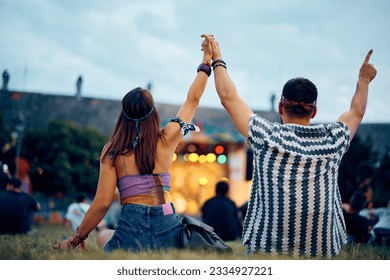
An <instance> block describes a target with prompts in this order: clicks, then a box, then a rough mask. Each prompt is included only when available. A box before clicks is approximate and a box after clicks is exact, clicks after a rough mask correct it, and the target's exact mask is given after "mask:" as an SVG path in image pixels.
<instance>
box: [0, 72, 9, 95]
mask: <svg viewBox="0 0 390 280" xmlns="http://www.w3.org/2000/svg"><path fill="white" fill-rule="evenodd" d="M9 78H10V77H9V74H8V71H7V70H4V71H3V87H2V90H4V91H6V90H8V82H9Z"/></svg>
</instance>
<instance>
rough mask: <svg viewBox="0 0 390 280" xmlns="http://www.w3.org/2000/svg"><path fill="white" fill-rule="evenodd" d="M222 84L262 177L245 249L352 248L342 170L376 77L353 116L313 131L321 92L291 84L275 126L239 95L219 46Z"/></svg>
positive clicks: (364, 74)
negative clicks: (341, 184) (339, 181)
mask: <svg viewBox="0 0 390 280" xmlns="http://www.w3.org/2000/svg"><path fill="white" fill-rule="evenodd" d="M211 44H212V48H213V63H212V66H213V68H214V80H215V86H216V90H217V93H218V95H219V97H220V99H221V103H222V105H223V106H224V107H225V109H226V110H227V111H228V113H229V115H230V117H231V118H232V120H233V122H234V124H235V126H236V128H237V129H238V130H239V132H240V133H241V134H242V135H243V136H244V137H247V142H248V144H249V145H250V146H251V148H252V150H253V152H254V171H253V182H252V187H251V193H250V198H249V204H248V211H247V214H246V218H245V222H244V227H243V236H242V243H243V245H245V246H247V252H248V253H254V252H256V251H261V252H280V253H288V254H293V255H309V256H331V255H336V254H338V253H339V250H340V248H341V247H342V245H343V244H345V243H346V241H347V233H346V229H345V222H344V219H343V212H342V202H341V196H340V192H339V188H338V184H337V177H338V168H339V165H340V161H341V158H342V156H343V155H344V153H345V152H346V151H347V149H348V147H349V144H350V141H351V139H352V137H353V136H354V134H355V132H356V130H357V128H358V127H359V124H360V122H361V120H362V118H363V116H364V113H365V108H366V105H367V96H368V86H369V83H370V82H371V81H372V80H373V79H374V77H375V75H376V70H375V68H374V67H373V66H372V64H370V63H369V60H370V56H371V54H372V50H370V51H369V52H368V54H367V56H366V58H365V59H364V62H363V65H362V66H361V68H360V72H359V76H358V82H357V87H356V92H355V94H354V96H353V98H352V102H351V106H350V109H349V110H348V111H347V112H346V113H344V114H342V115H341V116H340V117H339V118H338V119H337V122H335V123H332V124H327V125H323V124H321V125H315V126H310V121H311V119H312V118H314V117H315V115H316V113H317V106H316V105H317V89H316V86H315V85H314V84H313V83H312V82H311V81H309V80H308V79H305V78H295V79H291V80H289V81H288V82H287V83H286V84H285V85H284V87H283V91H282V95H281V99H280V102H279V105H278V110H279V114H280V117H281V120H282V124H280V123H271V122H269V121H267V120H265V119H263V118H262V117H260V116H259V115H257V114H254V113H253V111H252V110H251V109H250V107H249V106H248V105H247V104H246V103H245V102H244V100H243V99H242V98H241V97H240V96H239V95H238V94H237V90H236V88H235V86H234V84H233V82H232V80H231V79H230V77H229V75H228V73H227V70H226V63H225V61H223V60H222V55H221V50H220V47H219V43H218V42H217V41H215V40H211Z"/></svg>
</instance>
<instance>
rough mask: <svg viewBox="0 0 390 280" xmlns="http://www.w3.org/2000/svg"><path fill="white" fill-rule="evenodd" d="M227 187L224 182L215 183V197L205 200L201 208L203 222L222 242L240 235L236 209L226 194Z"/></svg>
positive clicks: (239, 223) (240, 229)
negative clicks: (212, 229)
mask: <svg viewBox="0 0 390 280" xmlns="http://www.w3.org/2000/svg"><path fill="white" fill-rule="evenodd" d="M228 190H229V185H228V183H227V182H225V181H221V182H218V183H217V186H216V194H217V195H216V196H215V197H213V198H210V199H209V200H207V201H206V202H205V203H204V205H203V207H202V209H201V210H202V215H203V222H204V223H206V224H208V225H210V226H212V227H213V228H214V231H215V233H216V234H218V235H219V237H221V238H222V239H223V240H224V241H230V240H235V239H237V238H239V236H240V235H241V231H242V228H241V222H240V220H239V218H238V208H237V206H236V204H235V203H234V202H233V201H232V200H231V199H229V198H228V197H227V196H226V194H227V192H228Z"/></svg>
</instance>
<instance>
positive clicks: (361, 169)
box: [338, 135, 376, 202]
mask: <svg viewBox="0 0 390 280" xmlns="http://www.w3.org/2000/svg"><path fill="white" fill-rule="evenodd" d="M371 147H372V142H371V139H367V140H366V141H364V142H363V141H361V139H360V138H359V137H358V136H357V135H355V137H354V138H353V139H352V141H351V144H350V147H349V149H348V151H347V152H346V153H345V155H344V157H343V158H342V160H341V163H340V168H339V177H338V184H339V187H340V194H341V199H342V201H343V202H349V199H350V198H351V196H352V194H353V192H354V191H355V190H357V189H358V187H359V185H360V184H361V183H362V182H363V181H365V180H366V179H370V178H371V177H372V176H373V174H374V166H375V162H376V154H375V153H374V152H373V151H372V148H371Z"/></svg>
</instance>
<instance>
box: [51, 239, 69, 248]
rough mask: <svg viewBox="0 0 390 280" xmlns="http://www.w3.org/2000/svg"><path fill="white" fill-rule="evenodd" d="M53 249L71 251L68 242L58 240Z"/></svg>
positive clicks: (66, 240)
mask: <svg viewBox="0 0 390 280" xmlns="http://www.w3.org/2000/svg"><path fill="white" fill-rule="evenodd" d="M53 248H54V249H72V246H70V244H69V240H68V239H65V240H59V241H57V243H56V244H55V245H54V246H53Z"/></svg>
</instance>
